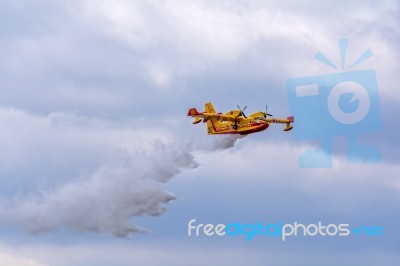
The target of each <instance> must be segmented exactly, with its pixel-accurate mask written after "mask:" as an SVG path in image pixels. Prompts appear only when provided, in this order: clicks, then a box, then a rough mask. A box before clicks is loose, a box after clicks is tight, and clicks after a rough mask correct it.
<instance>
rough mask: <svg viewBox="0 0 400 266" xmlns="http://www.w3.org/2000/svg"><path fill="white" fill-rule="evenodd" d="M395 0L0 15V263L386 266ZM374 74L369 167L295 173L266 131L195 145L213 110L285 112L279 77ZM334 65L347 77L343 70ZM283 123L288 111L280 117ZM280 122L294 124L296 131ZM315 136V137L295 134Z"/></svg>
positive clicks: (395, 78) (63, 7)
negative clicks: (330, 231)
mask: <svg viewBox="0 0 400 266" xmlns="http://www.w3.org/2000/svg"><path fill="white" fill-rule="evenodd" d="M399 17H400V9H399V2H398V1H129V0H114V1H106V0H70V1H64V0H60V1H50V0H40V1H33V0H32V1H31V0H17V1H1V3H0V48H1V50H0V55H1V57H0V59H1V60H0V203H1V205H0V236H1V237H0V265H14V266H19V265H23V266H28V265H29V266H39V265H40V266H43V265H61V266H64V265H65V266H67V265H68V266H69V265H71V266H72V265H74V266H76V265H85V266H87V265H221V264H227V265H371V266H372V265H377V264H378V263H379V264H381V265H385V266H386V265H397V264H398V261H400V253H399V250H400V230H399V229H398V227H397V226H398V224H399V222H400V213H399V211H400V207H399V206H400V205H399V202H400V196H399V193H400V181H399V177H398V174H397V173H399V170H400V169H399V168H400V167H399V162H400V161H399V157H398V149H399V148H400V145H399V141H398V136H399V134H400V129H399V127H398V125H397V120H398V119H397V115H398V114H399V107H398V106H399V104H400V96H399V95H400V94H399V93H398V91H399V89H398V84H400V77H399V73H400V63H399V62H400V53H399V51H400V49H399V48H400V20H399ZM338 39H348V52H347V59H346V63H347V65H346V66H347V67H349V65H350V64H351V63H352V62H354V61H355V60H356V59H357V58H358V57H359V56H360V55H361V54H362V53H363V52H364V51H366V50H367V49H370V50H371V51H372V53H373V56H372V57H370V58H369V59H368V60H366V61H365V62H363V63H362V64H360V65H358V66H357V67H355V68H354V70H363V69H374V70H375V71H376V75H377V84H378V90H379V104H380V114H381V120H382V128H381V129H380V130H379V131H377V132H373V133H368V134H366V135H365V136H360V137H361V138H362V140H364V141H366V142H369V143H370V144H373V145H375V147H377V148H378V149H379V150H380V152H381V154H382V160H381V161H380V162H379V163H376V164H349V163H348V162H347V160H346V157H345V147H346V146H345V145H346V139H345V137H343V136H341V137H338V138H335V139H334V144H335V148H334V163H333V167H332V168H328V169H304V168H299V166H298V155H299V154H300V153H301V152H302V151H304V150H305V149H307V147H309V146H310V145H315V143H302V142H299V141H296V140H294V138H293V136H292V133H286V132H283V131H282V129H283V127H282V126H281V125H272V126H271V127H270V128H269V129H268V130H267V131H264V132H261V133H257V134H253V135H250V136H247V137H245V138H241V139H236V138H231V137H227V138H218V137H215V136H207V134H206V128H205V125H204V124H202V123H201V124H198V125H192V124H191V122H192V121H191V119H189V118H187V117H186V114H187V110H188V109H189V108H191V107H196V108H197V109H198V110H202V109H203V108H204V103H205V102H208V101H212V102H213V103H214V106H215V108H216V109H217V111H221V112H226V111H229V110H231V109H234V108H235V107H236V105H237V104H239V105H241V106H243V107H244V106H248V107H247V109H246V111H247V113H251V112H255V111H263V110H264V108H265V105H266V104H267V105H268V111H269V113H272V114H274V116H277V117H286V116H288V115H290V113H289V110H290V108H289V106H288V96H287V94H286V81H287V80H288V79H290V78H297V77H307V76H316V75H326V74H332V73H338V72H340V71H342V70H334V69H332V68H330V67H329V66H327V65H324V64H323V63H321V62H320V61H318V60H315V55H316V54H317V52H318V51H320V52H321V53H323V54H324V55H326V56H327V57H328V58H329V59H330V60H331V61H332V62H333V63H334V64H336V65H341V60H340V53H339V47H338ZM345 69H346V67H345ZM294 115H295V114H294ZM294 126H295V127H296V123H294ZM310 130H318V128H314V129H310ZM192 218H194V219H197V220H198V221H199V222H203V223H208V222H211V223H230V222H236V221H238V222H242V223H257V222H259V221H264V222H278V221H283V222H288V223H291V222H294V221H299V222H303V223H316V222H318V221H324V222H326V223H349V224H352V225H355V226H360V225H380V226H382V227H384V236H381V237H366V236H364V237H350V238H331V239H324V238H302V237H299V238H296V239H295V238H293V239H292V240H291V241H287V242H285V243H282V242H281V241H279V240H278V239H274V238H272V239H271V238H262V237H259V238H256V239H254V240H252V241H246V240H245V239H244V238H240V237H238V238H235V239H232V238H216V237H214V238H206V237H199V238H193V237H188V236H187V223H188V221H189V220H191V219H192Z"/></svg>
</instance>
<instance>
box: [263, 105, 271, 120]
mask: <svg viewBox="0 0 400 266" xmlns="http://www.w3.org/2000/svg"><path fill="white" fill-rule="evenodd" d="M267 116H272V115H271V114H268V105H266V106H265V114H264V118H267Z"/></svg>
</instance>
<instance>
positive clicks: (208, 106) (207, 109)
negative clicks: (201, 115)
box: [206, 103, 216, 113]
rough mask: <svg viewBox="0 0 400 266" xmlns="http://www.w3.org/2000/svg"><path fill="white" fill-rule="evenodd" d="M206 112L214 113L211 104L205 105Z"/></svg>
mask: <svg viewBox="0 0 400 266" xmlns="http://www.w3.org/2000/svg"><path fill="white" fill-rule="evenodd" d="M206 112H207V113H216V111H215V109H214V106H213V105H212V103H206Z"/></svg>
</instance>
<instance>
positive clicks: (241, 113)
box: [237, 105, 247, 118]
mask: <svg viewBox="0 0 400 266" xmlns="http://www.w3.org/2000/svg"><path fill="white" fill-rule="evenodd" d="M237 107H238V108H239V110H240V113H239V115H242V116H244V118H247V116H246V115H245V114H244V113H243V111H244V110H246V108H247V105H246V106H245V107H244V108H243V110H242V109H240V106H239V105H238V106H237ZM239 115H238V116H239Z"/></svg>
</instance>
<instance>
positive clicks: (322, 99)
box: [286, 39, 381, 168]
mask: <svg viewBox="0 0 400 266" xmlns="http://www.w3.org/2000/svg"><path fill="white" fill-rule="evenodd" d="M339 50H340V55H341V62H342V71H340V72H337V73H332V74H328V75H319V76H310V77H301V78H292V79H289V80H288V81H287V83H286V90H287V94H288V99H289V108H290V112H291V113H292V114H293V115H294V116H295V117H296V125H295V127H294V129H293V136H294V138H295V139H296V140H301V141H307V140H319V141H320V142H321V147H320V148H319V149H315V150H308V151H305V152H303V153H302V154H300V155H299V166H300V167H302V168H329V167H332V143H333V138H334V137H336V136H345V137H346V138H347V148H346V150H347V161H348V162H349V163H374V162H379V161H380V157H381V156H380V152H379V151H378V150H377V149H376V148H375V147H372V146H369V145H367V144H365V143H364V144H361V143H359V141H358V138H359V135H361V134H364V133H367V132H373V131H377V130H379V129H380V128H381V119H380V112H379V96H378V87H377V82H376V73H375V70H373V69H366V70H357V71H353V70H352V68H353V67H355V66H357V65H359V64H360V63H362V62H363V61H365V60H366V59H368V58H369V57H371V56H372V52H371V50H370V49H368V50H366V51H365V52H364V53H363V54H362V55H361V56H360V57H359V58H358V59H357V60H356V61H355V62H354V63H353V64H352V65H351V66H350V67H349V68H348V70H347V71H345V59H346V52H347V40H345V39H340V40H339ZM316 59H318V60H319V61H321V62H323V63H324V64H326V65H328V66H330V67H332V68H334V69H336V70H337V69H338V68H337V67H336V66H335V65H334V64H333V63H332V62H331V61H330V60H329V59H328V58H327V57H326V56H324V55H323V54H322V53H321V52H318V53H317V55H316Z"/></svg>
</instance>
